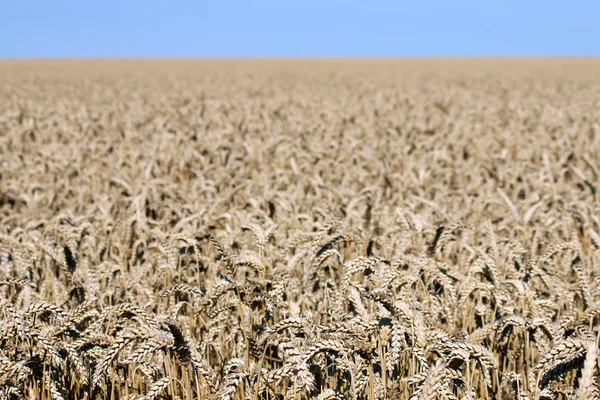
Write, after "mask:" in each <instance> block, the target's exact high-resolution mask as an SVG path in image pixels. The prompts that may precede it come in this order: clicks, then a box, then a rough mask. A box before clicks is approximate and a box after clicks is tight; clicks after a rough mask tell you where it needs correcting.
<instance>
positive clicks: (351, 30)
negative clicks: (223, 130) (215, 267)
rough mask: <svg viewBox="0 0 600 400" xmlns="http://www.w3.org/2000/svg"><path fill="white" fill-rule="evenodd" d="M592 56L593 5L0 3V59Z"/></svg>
mask: <svg viewBox="0 0 600 400" xmlns="http://www.w3.org/2000/svg"><path fill="white" fill-rule="evenodd" d="M495 55H496V56H503V55H504V56H506V55H508V56H511V55H515V56H520V55H581V56H590V55H600V1H577V0H571V1H567V0H564V1H556V0H545V1H544V0H530V1H528V0H522V1H517V0H506V1H499V0H498V1H491V0H489V1H488V0H477V1H475V0H469V1H467V0H465V1H441V0H440V1H433V0H425V1H420V0H413V1H381V0H380V1H377V0H374V1H368V0H365V1H354V0H346V1H342V0H330V1H328V0H321V1H317V0H304V1H286V0H246V1H242V0H239V1H233V0H212V1H183V0H179V1H178V0H173V1H153V0H146V1H142V0H129V1H128V0H120V1H119V0H104V1H103V0H97V1H96V0H69V1H67V0H52V1H50V0H36V1H34V0H0V57H265V56H266V57H306V56H309V57H327V56H330V57H344V56H350V57H356V56H359V57H360V56H495Z"/></svg>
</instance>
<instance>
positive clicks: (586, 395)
mask: <svg viewBox="0 0 600 400" xmlns="http://www.w3.org/2000/svg"><path fill="white" fill-rule="evenodd" d="M598 67H600V65H598V62H597V61H594V60H526V61H518V60H488V61H486V60H480V61H473V60H468V61H461V60H445V61H444V60H429V61H419V60H413V61H385V60H380V61H360V60H356V61H326V60H322V61H281V60H279V61H278V60H273V61H269V62H266V61H251V60H248V61H233V60H232V61H183V60H182V61H134V60H130V61H51V60H48V61H44V62H37V63H36V62H33V61H29V62H25V61H11V62H7V61H4V62H1V63H0V98H1V99H2V102H1V103H0V399H22V398H26V399H55V400H59V399H90V400H91V399H130V400H132V399H144V400H151V399H220V400H229V399H232V400H233V399H248V400H259V399H260V400H266V399H281V400H284V399H285V400H288V399H290V400H291V399H319V400H325V399H368V400H375V399H519V400H523V399H530V400H535V399H600V381H599V379H600V370H599V367H600V366H599V362H598V357H599V352H598V344H599V343H598V342H599V340H598V331H599V328H600V320H599V318H600V202H599V200H598V194H597V188H598V176H599V175H598V174H599V168H600V164H599V154H600V112H599V110H600V78H599V77H598V75H597V72H595V71H598V70H599V68H598Z"/></svg>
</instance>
